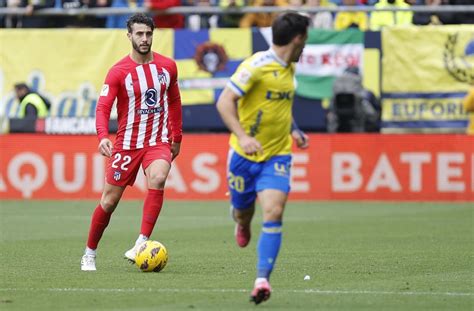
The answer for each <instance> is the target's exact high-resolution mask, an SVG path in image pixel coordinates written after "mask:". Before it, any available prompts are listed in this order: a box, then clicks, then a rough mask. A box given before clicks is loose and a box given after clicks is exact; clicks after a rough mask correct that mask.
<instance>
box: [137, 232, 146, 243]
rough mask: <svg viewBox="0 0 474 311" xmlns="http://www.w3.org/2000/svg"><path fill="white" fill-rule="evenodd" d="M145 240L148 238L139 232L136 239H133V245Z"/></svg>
mask: <svg viewBox="0 0 474 311" xmlns="http://www.w3.org/2000/svg"><path fill="white" fill-rule="evenodd" d="M147 240H148V237H147V236H144V235H143V234H140V235H139V236H138V239H137V240H136V241H135V245H140V244H142V243H143V242H145V241H147Z"/></svg>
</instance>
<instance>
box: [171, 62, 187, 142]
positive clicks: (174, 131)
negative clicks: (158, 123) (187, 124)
mask: <svg viewBox="0 0 474 311" xmlns="http://www.w3.org/2000/svg"><path fill="white" fill-rule="evenodd" d="M172 64H173V65H172V66H173V67H172V73H173V74H172V75H171V81H170V86H169V90H168V97H169V114H170V126H171V139H172V141H173V142H176V143H180V142H181V139H182V135H183V134H182V133H183V116H182V107H181V95H180V93H179V86H178V69H177V67H176V63H175V62H173V63H172Z"/></svg>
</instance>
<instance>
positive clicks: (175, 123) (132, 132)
mask: <svg viewBox="0 0 474 311" xmlns="http://www.w3.org/2000/svg"><path fill="white" fill-rule="evenodd" d="M115 99H117V115H118V130H117V138H116V140H115V144H114V149H116V150H131V149H140V148H144V147H147V146H155V145H156V144H157V143H159V142H163V143H170V142H171V141H174V142H181V135H182V112H181V98H180V94H179V87H178V70H177V68H176V63H175V61H174V60H172V59H170V58H168V57H165V56H163V55H160V54H158V53H153V61H152V62H150V63H147V64H137V63H136V62H134V61H133V60H132V59H131V58H130V56H126V57H124V58H123V59H122V60H120V61H119V62H118V63H116V64H115V65H114V66H112V68H111V69H110V70H109V72H108V74H107V77H106V78H105V82H104V85H103V86H102V90H101V93H100V97H99V101H98V103H97V108H96V129H97V136H98V138H99V141H100V140H101V139H103V138H105V137H107V136H108V134H109V128H108V125H109V119H110V111H111V109H112V105H113V103H114V101H115Z"/></svg>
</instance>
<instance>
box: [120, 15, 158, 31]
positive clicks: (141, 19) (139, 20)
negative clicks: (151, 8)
mask: <svg viewBox="0 0 474 311" xmlns="http://www.w3.org/2000/svg"><path fill="white" fill-rule="evenodd" d="M133 24H145V25H147V26H148V27H150V28H151V31H153V30H154V29H155V23H154V22H153V19H152V18H151V17H150V16H148V15H146V14H143V13H135V14H133V15H132V16H130V18H129V19H128V20H127V29H128V32H129V33H132V25H133Z"/></svg>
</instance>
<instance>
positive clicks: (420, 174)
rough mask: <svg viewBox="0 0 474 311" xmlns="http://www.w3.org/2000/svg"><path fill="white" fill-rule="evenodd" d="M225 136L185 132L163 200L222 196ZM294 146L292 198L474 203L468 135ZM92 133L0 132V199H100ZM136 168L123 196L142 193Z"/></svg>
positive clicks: (473, 144) (100, 161)
mask: <svg viewBox="0 0 474 311" xmlns="http://www.w3.org/2000/svg"><path fill="white" fill-rule="evenodd" d="M227 140H228V136H227V135H224V134H193V135H189V134H188V135H185V136H184V140H183V145H182V149H181V154H180V156H179V157H178V158H177V160H176V161H175V164H174V166H173V169H172V171H171V173H170V176H169V178H168V181H167V184H166V197H167V199H178V200H216V199H225V198H226V192H227V188H226V177H225V169H226V161H227V151H228V144H227ZM310 142H311V147H310V148H309V149H307V150H295V153H294V156H293V165H292V193H291V196H290V197H291V199H296V200H331V199H336V200H403V201H410V200H414V201H474V137H472V136H466V135H378V134H375V135H364V134H360V135H359V134H346V135H324V134H322V135H321V134H312V135H310ZM97 143H98V142H97V139H96V138H95V136H69V135H68V136H53V135H31V134H10V135H3V136H0V199H58V200H69V199H97V200H98V199H99V197H100V193H101V191H102V186H103V181H104V168H105V158H104V157H102V156H100V154H99V153H98V152H97ZM145 191H146V184H145V180H144V176H143V174H142V173H140V175H139V177H138V178H137V181H136V183H135V186H134V187H131V188H129V189H127V191H126V193H125V198H128V199H143V197H144V193H145Z"/></svg>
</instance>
